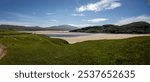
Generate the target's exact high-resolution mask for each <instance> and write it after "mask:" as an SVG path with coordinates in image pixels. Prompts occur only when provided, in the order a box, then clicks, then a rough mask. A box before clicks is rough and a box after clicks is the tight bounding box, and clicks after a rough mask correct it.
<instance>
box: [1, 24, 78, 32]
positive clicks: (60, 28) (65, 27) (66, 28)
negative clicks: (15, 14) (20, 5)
mask: <svg viewBox="0 0 150 82" xmlns="http://www.w3.org/2000/svg"><path fill="white" fill-rule="evenodd" d="M75 29H78V28H77V27H74V26H70V25H60V26H52V27H45V28H42V27H38V26H35V27H31V26H30V27H26V26H17V25H0V30H18V31H40V30H43V31H44V30H54V31H70V30H75Z"/></svg>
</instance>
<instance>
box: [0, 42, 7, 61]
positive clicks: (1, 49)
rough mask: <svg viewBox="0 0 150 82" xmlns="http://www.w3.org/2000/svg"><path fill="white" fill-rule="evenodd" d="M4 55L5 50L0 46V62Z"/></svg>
mask: <svg viewBox="0 0 150 82" xmlns="http://www.w3.org/2000/svg"><path fill="white" fill-rule="evenodd" d="M5 54H6V50H5V48H4V46H2V45H1V44H0V60H1V59H2V58H3V57H4V56H5Z"/></svg>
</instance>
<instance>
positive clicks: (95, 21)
mask: <svg viewBox="0 0 150 82" xmlns="http://www.w3.org/2000/svg"><path fill="white" fill-rule="evenodd" d="M107 20H108V19H106V18H96V19H91V20H88V22H92V23H99V22H104V21H107Z"/></svg>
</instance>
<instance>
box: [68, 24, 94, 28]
mask: <svg viewBox="0 0 150 82" xmlns="http://www.w3.org/2000/svg"><path fill="white" fill-rule="evenodd" d="M68 25H71V26H75V27H79V28H83V27H87V26H95V24H68Z"/></svg>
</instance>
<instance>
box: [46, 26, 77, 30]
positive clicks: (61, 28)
mask: <svg viewBox="0 0 150 82" xmlns="http://www.w3.org/2000/svg"><path fill="white" fill-rule="evenodd" d="M46 29H49V30H58V31H59V30H61V31H69V30H75V29H78V28H77V27H74V26H70V25H60V26H52V27H47V28H46Z"/></svg>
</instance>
